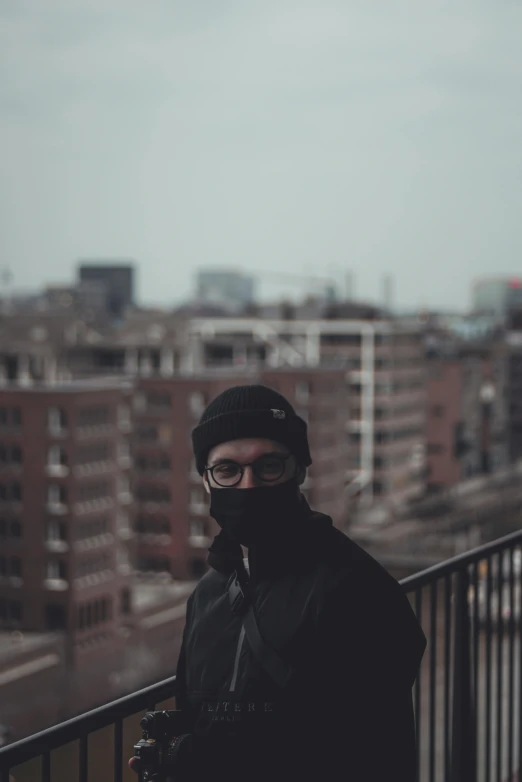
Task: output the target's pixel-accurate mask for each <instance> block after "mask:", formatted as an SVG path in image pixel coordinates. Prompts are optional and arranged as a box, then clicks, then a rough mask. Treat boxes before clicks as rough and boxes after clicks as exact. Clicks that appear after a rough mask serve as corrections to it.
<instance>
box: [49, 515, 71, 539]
mask: <svg viewBox="0 0 522 782" xmlns="http://www.w3.org/2000/svg"><path fill="white" fill-rule="evenodd" d="M47 540H48V541H57V540H67V530H66V527H65V524H62V523H61V522H59V521H54V520H52V521H50V522H49V523H48V524H47Z"/></svg>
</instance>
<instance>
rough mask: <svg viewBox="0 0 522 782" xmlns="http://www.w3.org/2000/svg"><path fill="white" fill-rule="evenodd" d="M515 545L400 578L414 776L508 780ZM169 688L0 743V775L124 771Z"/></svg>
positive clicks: (521, 587) (519, 691)
mask: <svg viewBox="0 0 522 782" xmlns="http://www.w3.org/2000/svg"><path fill="white" fill-rule="evenodd" d="M521 548H522V532H516V533H513V534H511V535H508V536H506V537H504V538H501V539H499V540H496V541H494V542H492V543H489V544H487V545H485V546H482V547H481V548H478V549H475V550H473V551H470V552H467V553H465V554H461V555H459V556H457V557H454V558H453V559H451V560H448V561H446V562H443V563H442V564H439V565H435V566H434V567H431V568H429V569H428V570H425V571H423V572H422V573H419V574H417V575H414V576H411V577H409V578H407V579H404V580H403V581H402V582H401V583H402V587H403V589H404V591H405V593H406V594H407V595H408V596H409V598H410V601H411V603H412V606H413V608H414V611H415V613H416V615H417V617H418V618H419V620H420V622H421V623H422V625H423V628H424V631H425V633H426V636H427V638H428V648H427V650H426V654H425V656H424V660H423V664H422V666H421V670H420V673H419V676H418V677H417V681H416V682H415V686H414V689H413V702H414V707H415V718H416V728H417V731H416V732H417V743H418V753H417V758H418V760H417V765H418V769H417V771H418V779H419V782H435V780H436V781H437V782H442V780H445V782H450V780H451V782H479V780H480V782H482V780H491V782H493V780H495V782H515V780H516V779H517V776H516V775H517V771H518V769H519V768H520V767H521V765H522V741H521V737H522V722H521V720H520V714H521V711H522V675H521V674H522V655H521V637H522V629H521V626H520V620H521V601H520V594H521V591H522V573H521V570H522V569H521V566H520V562H521V558H522V556H521ZM500 596H501V597H500ZM174 686H175V677H171V678H169V679H166V680H164V681H161V682H158V683H156V684H154V685H152V686H150V687H147V688H145V689H143V690H140V691H138V692H135V693H133V694H131V695H128V696H126V697H124V698H120V699H118V700H117V701H113V702H111V703H108V704H106V705H104V706H101V707H100V708H97V709H94V710H93V711H90V712H88V713H86V714H82V715H80V716H77V717H74V718H73V719H70V720H68V721H67V722H63V723H61V724H59V725H56V726H53V727H51V728H48V729H47V730H44V731H42V732H40V733H38V734H35V735H33V736H29V737H27V738H25V739H22V740H20V741H16V742H14V743H12V744H10V745H7V746H5V747H3V748H1V749H0V779H1V780H2V782H4V780H5V781H6V782H7V780H9V775H10V773H11V774H12V776H13V778H14V779H15V780H18V779H20V780H22V779H31V780H37V779H41V780H42V782H49V780H51V779H53V778H54V777H53V776H52V770H53V769H55V770H58V769H59V770H60V772H63V774H62V776H60V779H62V778H64V779H75V778H76V777H77V778H78V779H79V780H80V782H86V780H87V779H88V778H91V777H92V778H93V779H94V778H98V777H102V778H103V779H106V780H109V779H110V780H114V782H121V780H122V778H123V776H124V774H125V778H126V779H127V778H130V777H128V776H127V771H126V762H127V759H128V758H129V757H131V755H132V754H133V750H132V748H133V744H134V742H135V741H136V740H137V739H139V738H140V736H141V732H140V727H139V720H140V719H141V717H142V715H143V713H144V712H146V711H151V710H154V709H155V708H162V709H163V708H174V700H173V693H174ZM124 727H125V730H124ZM74 742H78V744H77V746H76V745H75V744H74ZM108 747H110V754H109V752H108ZM28 761H35V762H34V763H31V765H30V771H29V767H25V768H21V769H19V770H18V769H17V766H20V765H21V764H25V763H27V762H28ZM64 764H66V767H65V768H64ZM19 772H20V773H19ZM28 774H29V775H28ZM390 779H391V777H390ZM518 779H520V777H518Z"/></svg>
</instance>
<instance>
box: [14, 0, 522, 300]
mask: <svg viewBox="0 0 522 782" xmlns="http://www.w3.org/2000/svg"><path fill="white" fill-rule="evenodd" d="M521 31H522V6H521V4H520V2H519V0H459V1H458V2H455V1H454V0H448V1H447V2H446V1H445V0H430V1H429V2H419V0H314V2H309V0H242V1H241V2H240V1H239V0H183V1H181V0H45V2H44V1H43V0H42V1H40V0H0V63H1V66H0V149H1V154H0V266H1V267H5V266H9V267H10V268H11V269H12V271H13V273H14V280H13V287H15V288H30V287H36V286H39V285H42V284H45V283H59V282H62V281H63V282H68V281H70V280H72V278H73V275H74V267H75V263H76V260H77V259H78V258H85V257H88V258H121V257H132V258H135V259H136V260H137V261H138V264H139V278H138V280H139V297H140V299H141V301H142V302H144V303H147V302H154V303H156V302H157V303H160V302H161V303H166V304H169V303H173V302H175V301H178V300H179V299H180V298H181V297H183V296H184V295H187V294H188V293H189V292H190V291H191V285H192V278H193V274H194V271H195V269H196V268H197V267H200V266H225V267H241V268H243V269H245V270H249V271H250V270H251V271H255V270H258V271H260V270H262V269H264V270H270V271H277V270H279V271H285V272H288V273H295V274H296V275H305V274H309V275H314V274H317V275H330V274H336V275H337V277H338V279H339V280H340V281H342V280H343V278H344V272H345V271H346V270H348V269H351V270H352V271H353V273H354V275H355V281H356V290H357V293H359V294H360V295H361V296H363V297H370V298H374V299H375V298H377V297H379V295H380V287H381V283H380V280H381V278H382V275H383V274H384V273H386V272H393V274H394V275H395V281H396V283H395V286H396V301H397V303H398V304H399V305H400V306H408V307H409V306H416V305H421V306H425V305H431V306H445V307H465V306H466V305H467V304H468V301H469V290H470V285H471V281H472V279H473V278H474V277H475V276H478V275H485V274H499V273H515V274H516V273H522V141H521V140H522V45H521V40H522V38H521V36H522V32H521ZM275 286H276V283H275V282H274V280H273V279H272V278H270V279H269V278H268V277H265V282H264V284H263V285H262V288H261V292H262V294H263V295H264V296H266V295H269V294H272V293H274V292H275V291H276V290H277V288H276V287H275ZM284 290H285V291H289V292H291V293H293V294H295V295H297V294H298V293H299V292H307V291H308V290H310V285H308V286H307V285H305V284H301V282H300V280H299V277H296V283H295V285H292V284H290V285H286V286H285V288H284ZM280 291H283V289H282V288H280Z"/></svg>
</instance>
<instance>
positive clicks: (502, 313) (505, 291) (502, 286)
mask: <svg viewBox="0 0 522 782" xmlns="http://www.w3.org/2000/svg"><path fill="white" fill-rule="evenodd" d="M472 308H473V310H474V311H475V312H482V313H485V314H490V315H494V316H496V317H497V318H498V319H499V320H502V321H503V320H505V318H506V317H507V316H508V314H509V312H510V311H512V310H520V309H522V278H520V277H490V278H484V279H481V280H476V282H475V283H474V285H473V296H472Z"/></svg>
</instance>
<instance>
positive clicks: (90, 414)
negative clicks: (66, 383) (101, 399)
mask: <svg viewBox="0 0 522 782" xmlns="http://www.w3.org/2000/svg"><path fill="white" fill-rule="evenodd" d="M110 416H111V411H110V408H109V407H106V406H102V405H92V406H90V407H82V408H80V409H79V410H78V412H77V418H76V423H77V425H78V426H104V425H105V424H109V423H110Z"/></svg>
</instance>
